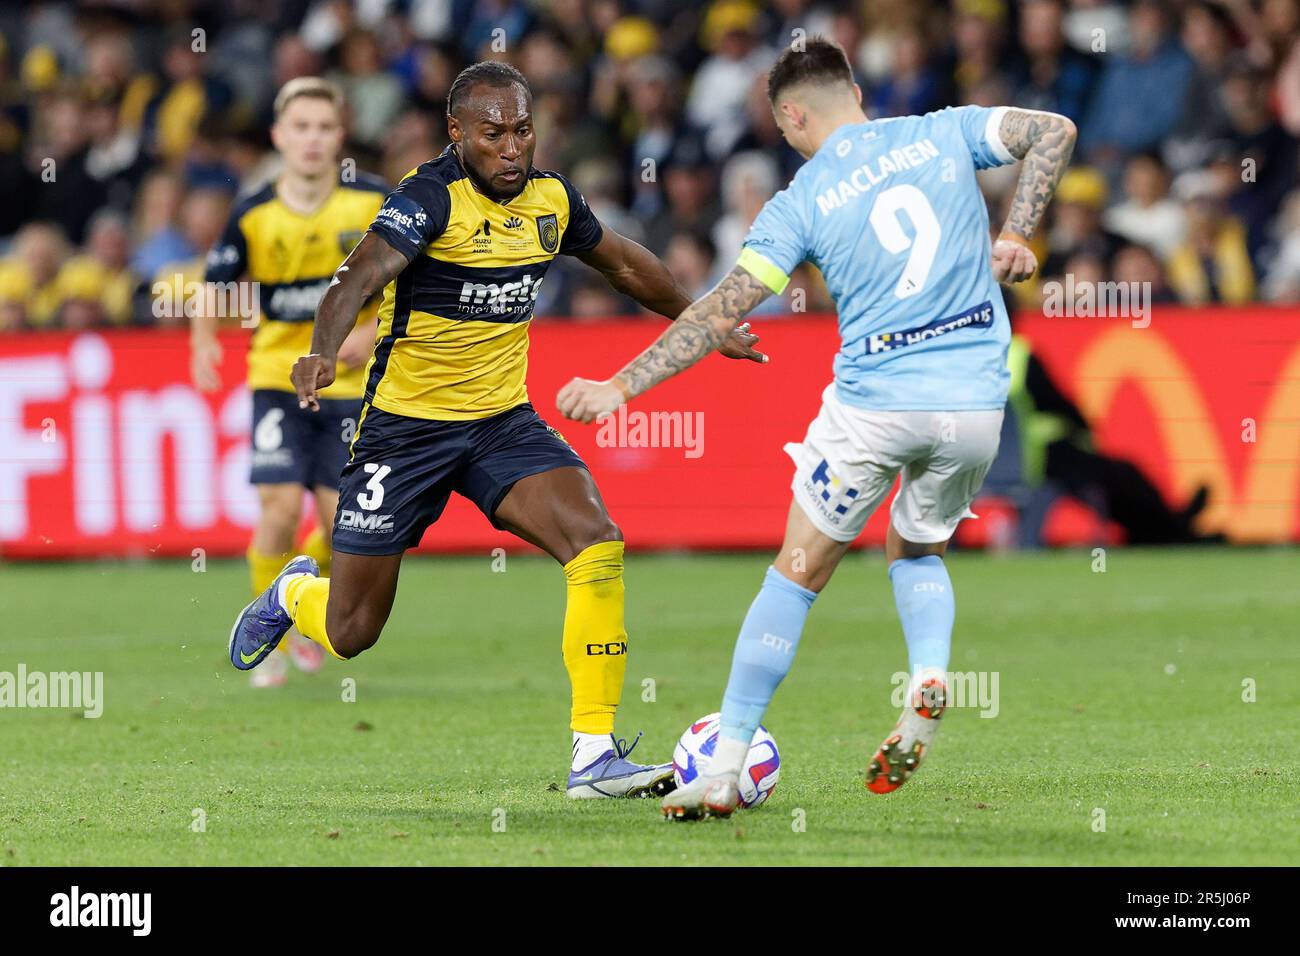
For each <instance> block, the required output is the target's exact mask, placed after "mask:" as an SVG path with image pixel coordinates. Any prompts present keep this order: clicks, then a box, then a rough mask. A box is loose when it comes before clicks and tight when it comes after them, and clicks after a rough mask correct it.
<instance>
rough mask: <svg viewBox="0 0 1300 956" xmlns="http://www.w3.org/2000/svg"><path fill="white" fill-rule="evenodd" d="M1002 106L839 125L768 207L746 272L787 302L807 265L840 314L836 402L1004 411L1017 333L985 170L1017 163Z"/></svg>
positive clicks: (749, 240) (745, 258)
mask: <svg viewBox="0 0 1300 956" xmlns="http://www.w3.org/2000/svg"><path fill="white" fill-rule="evenodd" d="M1005 111H1006V108H1005V107H1002V108H998V109H986V108H983V107H976V106H963V107H959V108H956V109H945V110H940V111H938V112H936V113H927V114H926V115H925V116H903V117H898V118H895V119H883V120H873V121H869V122H863V123H857V124H849V125H845V126H841V127H839V128H838V129H836V130H835V132H834V133H832V134H831V135H830V137H829V138H827V140H826V142H825V143H823V144H822V147H821V149H819V150H818V151H817V152H816V153H815V154H814V155H813V157H812V158H811V159H810V160H808V162H807V163H805V164H804V166H803V167H802V168H801V169H800V170H799V172H798V174H796V176H795V177H794V180H793V181H792V182H791V183H790V185H789V186H788V187H787V188H786V189H784V190H782V191H781V192H779V193H777V194H776V195H775V196H773V197H772V199H771V200H769V201H768V203H767V205H765V206H764V207H763V210H762V211H761V212H760V213H759V215H758V218H757V219H756V220H755V221H754V225H753V227H752V228H751V229H750V231H749V235H748V236H747V237H746V238H745V245H744V249H743V251H742V252H741V256H740V260H739V264H740V265H741V266H742V267H743V268H745V269H747V270H748V271H750V272H751V273H753V274H754V275H755V276H756V277H757V278H759V279H760V280H762V281H763V282H764V283H765V284H766V285H767V286H768V287H769V288H771V289H772V291H773V292H778V293H779V292H781V291H782V290H783V289H784V288H785V283H786V282H787V281H788V279H789V275H790V273H791V272H792V271H793V270H794V268H795V267H796V266H797V265H798V264H799V263H800V262H803V261H804V260H807V261H809V262H811V263H812V264H813V265H815V266H817V268H818V269H820V270H821V273H822V276H823V277H824V278H825V280H826V285H827V287H828V288H829V290H830V293H831V296H832V297H833V298H834V300H835V305H836V309H837V311H838V312H839V327H840V340H841V344H840V350H839V353H838V354H837V355H836V356H835V386H836V396H837V397H838V398H839V399H840V401H842V402H844V403H845V404H848V405H853V406H856V407H858V408H867V409H875V410H894V411H910V410H931V411H945V410H952V411H957V410H960V409H993V408H1001V407H1002V406H1003V405H1004V404H1005V403H1006V398H1007V384H1008V378H1009V377H1008V374H1007V365H1006V354H1007V343H1008V341H1009V340H1010V337H1011V327H1010V323H1009V320H1008V318H1007V313H1006V308H1005V307H1004V305H1003V303H1002V294H1001V292H1000V290H999V289H998V284H997V282H996V281H994V279H993V272H992V266H991V262H990V254H991V247H990V243H989V219H988V212H987V210H986V208H985V204H984V197H983V196H982V194H981V193H980V189H979V186H978V184H977V183H976V181H975V170H977V169H987V168H989V167H992V166H1002V165H1005V164H1007V163H1010V162H1014V158H1013V157H1012V156H1011V154H1010V153H1009V152H1008V151H1007V149H1006V146H1005V145H1004V144H1003V143H1002V140H1001V137H1000V136H999V135H998V126H999V124H1000V123H1001V120H1002V116H1003V114H1004V113H1005Z"/></svg>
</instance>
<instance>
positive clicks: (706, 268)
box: [664, 229, 717, 299]
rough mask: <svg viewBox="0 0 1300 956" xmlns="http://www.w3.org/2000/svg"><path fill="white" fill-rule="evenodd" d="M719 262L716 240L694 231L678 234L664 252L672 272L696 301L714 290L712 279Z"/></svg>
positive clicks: (688, 230)
mask: <svg viewBox="0 0 1300 956" xmlns="http://www.w3.org/2000/svg"><path fill="white" fill-rule="evenodd" d="M716 258H717V253H716V250H715V249H714V248H713V242H712V240H710V239H709V237H708V236H707V235H705V234H704V233H702V232H695V231H694V230H691V229H683V230H682V231H681V232H678V233H675V234H674V235H673V237H672V239H670V240H669V241H668V249H667V250H666V251H665V252H664V263H665V264H666V265H667V266H668V271H669V272H671V273H672V274H673V277H674V278H676V279H677V281H678V282H680V283H681V284H682V288H684V289H685V290H686V292H687V294H688V295H690V297H691V298H693V299H698V298H699V297H700V296H702V295H704V293H706V292H708V291H709V289H710V288H712V287H713V283H712V281H711V279H712V277H713V263H714V261H715V259H716Z"/></svg>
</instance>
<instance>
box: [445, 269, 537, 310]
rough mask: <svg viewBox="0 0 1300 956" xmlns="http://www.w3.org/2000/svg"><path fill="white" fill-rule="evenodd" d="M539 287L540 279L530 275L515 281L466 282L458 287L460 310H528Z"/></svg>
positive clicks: (535, 298)
mask: <svg viewBox="0 0 1300 956" xmlns="http://www.w3.org/2000/svg"><path fill="white" fill-rule="evenodd" d="M542 278H545V277H544V276H543V277H542ZM541 287H542V279H541V278H538V279H534V278H533V277H532V276H531V275H526V276H524V277H523V278H522V279H520V280H519V281H517V282H503V283H496V282H466V283H464V284H462V285H461V288H460V305H459V308H460V311H462V312H480V313H487V312H518V313H524V312H528V311H530V310H531V309H532V308H533V304H534V303H535V302H536V301H537V293H538V292H539V291H540V289H541Z"/></svg>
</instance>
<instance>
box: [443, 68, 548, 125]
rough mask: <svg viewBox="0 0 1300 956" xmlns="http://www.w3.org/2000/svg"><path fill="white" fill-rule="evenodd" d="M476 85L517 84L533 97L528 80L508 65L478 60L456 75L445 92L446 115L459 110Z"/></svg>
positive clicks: (498, 85)
mask: <svg viewBox="0 0 1300 956" xmlns="http://www.w3.org/2000/svg"><path fill="white" fill-rule="evenodd" d="M478 83H486V84H487V85H488V86H496V87H501V86H511V85H513V84H515V83H518V84H519V85H520V86H522V87H523V88H524V92H525V93H527V94H528V95H529V96H530V97H531V96H532V95H533V89H532V87H531V86H529V85H528V79H527V77H525V76H524V75H523V74H522V73H520V72H519V71H518V70H516V69H515V68H514V67H513V66H511V65H510V64H509V63H502V62H501V61H499V60H480V61H479V62H478V63H473V64H471V65H470V66H467V67H465V69H463V70H461V71H460V72H459V73H457V74H456V79H454V80H452V81H451V89H450V90H448V91H447V115H448V116H450V115H451V114H452V113H454V112H456V110H457V109H459V108H460V105H461V103H463V102H464V100H465V97H466V96H468V95H469V91H470V90H471V89H473V88H474V86H475V85H476V84H478Z"/></svg>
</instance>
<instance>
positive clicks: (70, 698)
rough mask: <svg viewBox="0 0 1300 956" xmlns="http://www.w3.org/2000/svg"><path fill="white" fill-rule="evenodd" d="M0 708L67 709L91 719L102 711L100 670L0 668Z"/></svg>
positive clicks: (101, 676) (102, 698) (102, 694)
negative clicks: (7, 669)
mask: <svg viewBox="0 0 1300 956" xmlns="http://www.w3.org/2000/svg"><path fill="white" fill-rule="evenodd" d="M0 707H5V708H26V707H37V708H46V707H50V708H67V709H69V710H80V711H81V712H82V716H84V717H89V718H91V719H94V718H96V717H99V716H101V715H102V714H103V713H104V672H103V671H49V672H48V673H47V672H45V671H29V670H27V665H26V664H19V665H18V670H17V672H13V671H0Z"/></svg>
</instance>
